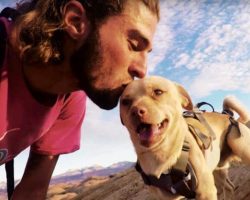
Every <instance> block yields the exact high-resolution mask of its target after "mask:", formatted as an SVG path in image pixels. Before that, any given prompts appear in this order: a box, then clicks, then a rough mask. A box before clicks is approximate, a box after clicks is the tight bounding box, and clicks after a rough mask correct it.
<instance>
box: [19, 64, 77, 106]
mask: <svg viewBox="0 0 250 200" xmlns="http://www.w3.org/2000/svg"><path fill="white" fill-rule="evenodd" d="M23 77H24V80H25V82H26V84H27V87H28V89H29V90H30V92H31V93H32V95H33V96H34V98H35V99H36V100H38V101H39V102H40V103H42V104H45V105H48V106H49V105H53V104H54V103H55V101H56V99H57V96H58V95H60V94H67V93H69V92H72V91H75V90H78V89H79V88H78V81H77V80H76V78H75V77H74V76H73V74H72V72H71V70H70V69H69V67H68V66H67V65H66V64H61V65H49V64H47V65H42V64H41V65H24V66H23Z"/></svg>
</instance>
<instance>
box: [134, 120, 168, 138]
mask: <svg viewBox="0 0 250 200" xmlns="http://www.w3.org/2000/svg"><path fill="white" fill-rule="evenodd" d="M167 124H168V120H167V119H164V120H163V121H162V122H161V123H158V124H148V123H140V124H139V125H138V127H137V129H136V133H137V134H138V136H139V138H140V140H141V141H145V142H150V141H151V140H152V139H153V137H155V136H158V135H160V134H161V133H162V132H163V130H164V129H165V128H166V127H167Z"/></svg>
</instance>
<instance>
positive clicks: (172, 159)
mask: <svg viewBox="0 0 250 200" xmlns="http://www.w3.org/2000/svg"><path fill="white" fill-rule="evenodd" d="M177 121H178V122H179V123H181V124H178V123H175V124H174V126H173V127H170V128H169V129H168V130H167V132H168V133H167V135H169V134H171V136H170V135H169V136H170V137H169V136H167V137H166V138H165V139H164V141H163V142H162V143H161V144H160V145H159V148H156V149H154V150H152V151H148V152H144V153H140V154H138V159H139V162H140V165H141V167H142V169H143V171H144V173H146V174H147V175H153V176H156V177H158V178H159V177H160V175H161V174H162V173H164V172H167V171H168V170H170V169H171V168H172V167H173V166H174V165H175V164H176V162H177V159H178V158H179V157H180V154H181V151H182V146H183V143H184V139H185V135H186V134H187V132H188V126H187V124H186V122H185V120H184V119H183V118H182V117H181V119H179V120H177ZM180 127H181V128H180Z"/></svg>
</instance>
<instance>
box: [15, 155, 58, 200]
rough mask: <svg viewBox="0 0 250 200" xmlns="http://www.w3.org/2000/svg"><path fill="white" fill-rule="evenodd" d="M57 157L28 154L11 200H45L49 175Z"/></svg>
mask: <svg viewBox="0 0 250 200" xmlns="http://www.w3.org/2000/svg"><path fill="white" fill-rule="evenodd" d="M58 157H59V156H46V155H40V154H37V153H34V152H32V151H31V152H30V155H29V159H28V162H27V165H26V169H25V172H24V175H23V178H22V180H21V182H20V183H19V184H18V186H17V187H16V189H15V191H14V194H13V197H12V200H27V199H36V200H44V199H46V194H47V190H48V186H49V182H50V178H51V175H52V173H53V171H54V168H55V166H56V163H57V160H58Z"/></svg>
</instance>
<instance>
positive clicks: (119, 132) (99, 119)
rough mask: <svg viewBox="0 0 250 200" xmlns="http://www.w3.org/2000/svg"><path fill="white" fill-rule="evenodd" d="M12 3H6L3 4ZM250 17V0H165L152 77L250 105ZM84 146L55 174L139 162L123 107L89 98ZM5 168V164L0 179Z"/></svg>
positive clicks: (19, 164)
mask: <svg viewBox="0 0 250 200" xmlns="http://www.w3.org/2000/svg"><path fill="white" fill-rule="evenodd" d="M9 3H10V1H1V3H0V8H1V7H3V6H4V5H7V4H9ZM249 19H250V4H249V1H248V0H224V1H223V0H216V1H212V0H211V1H204V0H199V1H198V0H164V1H163V0H162V1H161V21H160V23H159V25H158V29H157V33H156V35H155V40H154V46H153V52H152V53H151V55H150V57H149V64H148V66H149V72H148V75H160V76H164V77H166V78H169V79H171V80H173V81H175V82H178V83H180V84H182V85H183V86H184V87H185V88H186V89H187V91H188V92H189V94H190V95H191V97H192V99H193V102H194V103H197V102H199V101H207V102H209V103H212V104H213V105H214V107H215V108H216V110H217V111H221V104H222V101H223V98H224V97H225V96H227V95H235V96H236V97H238V98H239V99H240V100H241V101H242V102H243V103H244V104H245V105H246V106H247V107H248V108H250V20H249ZM81 145H82V147H81V150H79V151H77V152H76V153H73V154H69V155H64V156H61V157H60V159H59V161H58V165H57V166H56V169H55V173H54V174H59V173H62V172H65V171H67V170H70V169H76V168H83V167H86V166H91V165H94V164H98V165H103V166H108V165H110V164H112V163H115V162H119V161H135V160H136V157H135V154H134V150H133V147H132V144H131V142H130V140H129V137H128V133H127V131H126V129H125V128H124V127H123V126H122V125H121V123H120V118H119V112H118V109H117V108H116V109H114V110H112V111H102V110H100V109H99V108H98V107H96V106H95V105H93V104H92V103H91V102H90V101H89V102H88V106H87V113H86V118H85V121H84V125H83V127H82V141H81ZM27 154H28V151H27V150H26V151H25V152H24V153H22V154H21V155H20V156H18V158H17V159H16V162H15V163H16V167H15V169H16V177H17V178H20V177H21V174H22V170H23V168H24V165H25V162H26V160H27ZM3 171H4V170H3V167H0V180H2V177H3V176H4V172H3Z"/></svg>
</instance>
